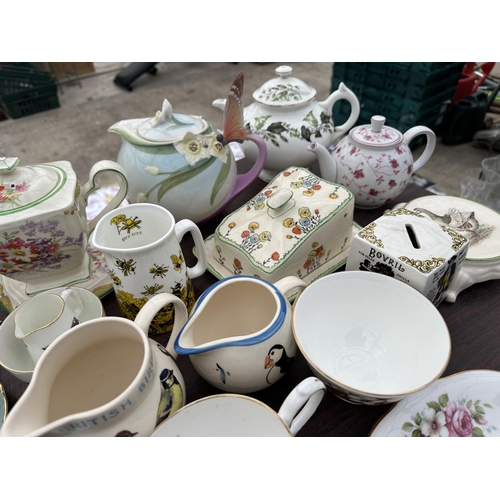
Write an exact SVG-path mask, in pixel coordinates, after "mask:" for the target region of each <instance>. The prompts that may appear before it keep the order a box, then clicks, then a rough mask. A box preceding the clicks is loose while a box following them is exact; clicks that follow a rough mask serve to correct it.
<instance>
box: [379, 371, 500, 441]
mask: <svg viewBox="0 0 500 500" xmlns="http://www.w3.org/2000/svg"><path fill="white" fill-rule="evenodd" d="M499 435H500V372H497V371H493V370H471V371H465V372H460V373H457V374H455V375H450V376H448V377H445V378H442V379H439V380H437V381H436V382H434V383H433V384H431V385H430V386H429V387H427V388H426V389H423V390H422V391H420V392H417V393H415V394H413V395H411V396H408V397H407V398H405V399H403V400H402V401H400V402H399V403H397V404H396V405H395V406H394V407H393V408H392V409H391V410H390V411H389V412H388V413H387V414H386V415H385V417H383V418H382V419H381V420H380V422H379V423H378V424H377V425H376V427H375V428H374V429H373V431H372V433H371V436H372V437H390V436H394V437H395V436H401V437H490V436H499Z"/></svg>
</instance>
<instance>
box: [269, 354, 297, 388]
mask: <svg viewBox="0 0 500 500" xmlns="http://www.w3.org/2000/svg"><path fill="white" fill-rule="evenodd" d="M294 359H295V358H294V357H293V356H291V357H289V356H288V355H287V353H286V350H285V348H284V347H283V346H282V345H281V344H275V345H273V346H272V347H271V349H269V352H268V353H267V356H266V359H265V362H264V368H266V369H268V370H269V371H268V372H267V375H266V382H267V383H268V384H274V382H277V381H278V380H279V379H280V378H281V376H282V375H283V374H284V373H285V372H286V371H287V370H288V368H289V367H290V364H291V363H292V361H293V360H294Z"/></svg>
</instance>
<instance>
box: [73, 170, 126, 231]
mask: <svg viewBox="0 0 500 500" xmlns="http://www.w3.org/2000/svg"><path fill="white" fill-rule="evenodd" d="M103 172H114V173H115V174H117V178H118V186H119V190H118V193H116V194H115V196H114V197H113V199H112V200H111V201H110V202H109V203H108V204H107V205H106V206H105V207H104V208H103V209H102V210H101V211H100V212H99V213H98V214H97V215H96V216H95V217H94V218H93V219H92V220H91V221H89V223H88V234H89V235H90V233H92V231H93V230H94V229H95V226H96V225H97V223H98V222H99V220H100V219H101V218H102V216H103V215H106V214H107V213H108V212H111V210H114V209H115V208H117V207H118V206H119V205H120V203H121V202H122V201H123V200H124V199H125V196H127V191H128V178H127V173H126V171H125V169H124V168H123V167H122V166H121V165H118V163H116V162H114V161H111V160H101V161H98V162H97V163H96V164H95V165H94V166H93V167H92V168H91V169H90V173H89V180H88V182H87V183H86V184H84V185H83V186H82V188H81V192H80V196H81V197H82V199H83V200H84V201H85V207H86V206H87V205H88V198H89V195H90V194H91V193H93V192H94V191H97V190H98V189H100V188H101V187H102V182H101V181H100V179H99V176H100V175H101V174H102V173H103Z"/></svg>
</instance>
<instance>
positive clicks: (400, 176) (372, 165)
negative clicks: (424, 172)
mask: <svg viewBox="0 0 500 500" xmlns="http://www.w3.org/2000/svg"><path fill="white" fill-rule="evenodd" d="M384 123H385V118H384V117H383V116H373V117H372V119H371V124H369V125H360V126H358V127H355V128H353V129H352V130H351V131H350V132H349V135H348V136H346V137H344V138H343V139H342V140H341V141H340V142H339V143H338V145H337V146H336V147H335V149H334V150H333V152H332V153H331V155H330V153H329V151H328V150H327V149H326V148H325V147H323V146H322V145H321V144H319V143H317V142H314V143H312V144H310V145H308V146H307V150H308V151H311V152H312V153H314V154H315V155H316V156H317V157H318V162H319V166H320V170H321V177H323V178H324V179H326V180H328V181H331V182H337V183H338V184H342V185H343V186H344V187H346V188H347V189H349V191H351V192H352V194H353V195H354V196H355V205H356V207H358V208H377V207H380V206H382V205H385V204H386V203H389V202H390V201H391V200H393V199H394V198H396V197H397V196H399V195H400V194H401V193H402V192H403V190H404V188H405V187H406V185H407V183H408V182H409V180H410V179H411V176H412V174H413V173H415V172H416V171H417V170H418V169H419V168H421V167H423V166H424V165H425V163H426V162H427V161H428V160H429V158H430V157H431V156H432V153H433V152H434V148H435V146H436V135H435V134H434V132H433V131H432V130H431V129H430V128H427V127H424V126H416V127H413V128H411V129H410V130H408V131H407V132H405V134H402V133H401V132H400V131H399V130H396V129H395V128H392V127H388V126H387V125H384ZM422 134H423V135H425V136H426V137H427V144H426V147H425V149H424V151H423V153H422V154H421V155H420V157H419V158H418V159H417V161H415V162H414V161H413V156H412V154H411V150H410V147H409V144H410V142H411V141H412V140H413V139H414V138H415V137H417V136H418V135H422Z"/></svg>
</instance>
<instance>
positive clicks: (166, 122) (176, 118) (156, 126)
mask: <svg viewBox="0 0 500 500" xmlns="http://www.w3.org/2000/svg"><path fill="white" fill-rule="evenodd" d="M207 127H208V123H207V122H206V121H205V120H204V119H203V118H202V117H201V116H191V115H181V114H178V113H175V114H174V113H173V112H172V105H171V104H170V103H169V102H168V100H167V99H164V100H163V106H162V109H161V111H157V113H156V115H155V116H154V117H153V118H146V119H145V120H144V121H143V122H142V123H141V124H140V125H139V127H138V129H137V134H138V135H139V137H141V138H142V139H145V140H147V141H150V142H157V143H161V144H172V143H174V142H178V141H181V140H182V139H183V138H184V136H185V135H186V133H187V132H192V133H193V134H195V135H196V134H200V133H201V132H203V131H204V130H205V129H206V128H207Z"/></svg>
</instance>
